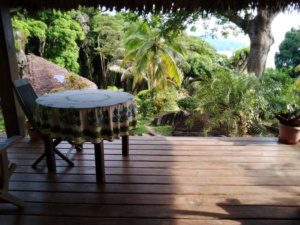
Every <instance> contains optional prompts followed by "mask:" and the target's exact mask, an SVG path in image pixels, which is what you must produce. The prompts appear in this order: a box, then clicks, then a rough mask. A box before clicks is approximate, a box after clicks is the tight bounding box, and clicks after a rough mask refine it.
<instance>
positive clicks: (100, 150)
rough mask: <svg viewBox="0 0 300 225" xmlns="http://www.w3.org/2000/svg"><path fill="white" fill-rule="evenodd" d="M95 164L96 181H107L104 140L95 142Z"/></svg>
mask: <svg viewBox="0 0 300 225" xmlns="http://www.w3.org/2000/svg"><path fill="white" fill-rule="evenodd" d="M94 150H95V164H96V181H97V183H104V182H105V167H104V147H103V141H102V142H101V143H96V144H94Z"/></svg>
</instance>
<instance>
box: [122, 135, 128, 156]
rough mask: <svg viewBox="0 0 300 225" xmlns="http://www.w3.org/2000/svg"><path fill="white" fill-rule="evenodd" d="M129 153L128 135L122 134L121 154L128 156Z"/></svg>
mask: <svg viewBox="0 0 300 225" xmlns="http://www.w3.org/2000/svg"><path fill="white" fill-rule="evenodd" d="M128 153H129V136H128V135H126V136H122V155H123V156H128Z"/></svg>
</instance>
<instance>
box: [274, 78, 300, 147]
mask: <svg viewBox="0 0 300 225" xmlns="http://www.w3.org/2000/svg"><path fill="white" fill-rule="evenodd" d="M275 105H276V113H275V117H276V118H277V119H278V121H279V142H280V143H285V144H297V143H298V142H299V141H300V92H299V90H298V88H297V82H295V83H294V84H292V85H290V86H289V87H287V88H285V90H283V91H282V92H281V94H279V95H277V96H276V103H275Z"/></svg>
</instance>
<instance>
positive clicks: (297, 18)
mask: <svg viewBox="0 0 300 225" xmlns="http://www.w3.org/2000/svg"><path fill="white" fill-rule="evenodd" d="M193 25H194V26H195V27H196V31H195V32H191V31H189V28H188V29H187V32H188V33H189V34H191V35H195V36H199V37H203V36H204V35H205V29H204V28H203V25H202V22H201V21H198V22H196V23H195V24H193ZM214 26H216V24H215V21H214V20H211V21H210V23H209V27H210V28H212V27H214ZM292 27H295V28H300V12H295V11H294V12H285V13H280V14H278V15H277V16H276V17H275V19H274V20H273V23H272V33H273V36H274V39H275V42H274V44H273V45H272V47H271V50H270V52H269V55H268V59H267V64H266V66H267V67H275V64H274V57H275V53H276V52H278V51H279V48H278V47H279V45H280V43H281V42H282V41H283V40H284V36H285V33H286V32H287V31H289V30H291V28H292ZM206 38H208V39H209V42H210V43H211V44H213V42H214V41H213V40H212V39H211V38H209V37H207V36H206ZM219 38H221V39H222V42H223V41H225V42H226V40H223V37H221V36H220V37H218V38H217V39H219ZM227 41H228V42H233V41H235V42H238V43H237V46H239V47H246V46H249V45H250V42H249V38H248V36H246V35H242V34H240V35H238V36H234V35H229V36H228V38H227ZM231 51H232V50H231V49H228V50H227V51H224V50H223V51H220V53H224V54H226V55H230V53H231Z"/></svg>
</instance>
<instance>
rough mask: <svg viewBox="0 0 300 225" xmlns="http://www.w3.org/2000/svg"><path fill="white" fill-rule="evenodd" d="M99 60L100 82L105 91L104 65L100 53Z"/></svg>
mask: <svg viewBox="0 0 300 225" xmlns="http://www.w3.org/2000/svg"><path fill="white" fill-rule="evenodd" d="M99 56H100V57H99V58H100V82H101V84H100V85H101V86H102V87H103V88H104V89H107V77H106V63H105V58H104V56H103V54H102V53H99Z"/></svg>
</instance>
